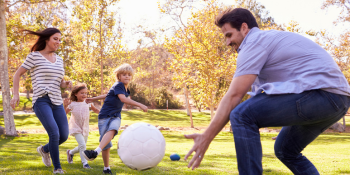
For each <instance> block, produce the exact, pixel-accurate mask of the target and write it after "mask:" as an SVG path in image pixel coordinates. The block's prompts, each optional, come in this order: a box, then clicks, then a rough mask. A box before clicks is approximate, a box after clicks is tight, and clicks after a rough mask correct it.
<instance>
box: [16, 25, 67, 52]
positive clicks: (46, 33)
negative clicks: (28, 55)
mask: <svg viewBox="0 0 350 175" xmlns="http://www.w3.org/2000/svg"><path fill="white" fill-rule="evenodd" d="M23 31H25V32H27V34H31V35H36V36H39V38H38V40H37V41H36V42H35V44H34V45H33V47H32V48H31V49H30V51H31V52H33V51H41V50H44V49H45V47H46V40H49V39H50V37H51V36H52V35H54V34H56V33H61V31H60V30H58V29H56V28H46V29H45V30H43V31H38V32H34V31H31V30H23Z"/></svg>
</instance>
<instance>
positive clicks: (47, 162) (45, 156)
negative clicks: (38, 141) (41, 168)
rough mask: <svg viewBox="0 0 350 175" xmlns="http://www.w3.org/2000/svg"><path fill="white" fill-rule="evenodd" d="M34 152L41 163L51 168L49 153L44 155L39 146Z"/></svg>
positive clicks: (41, 147)
mask: <svg viewBox="0 0 350 175" xmlns="http://www.w3.org/2000/svg"><path fill="white" fill-rule="evenodd" d="M36 151H38V153H39V154H40V156H41V157H42V160H43V163H44V164H45V165H46V166H47V167H49V166H51V158H50V153H44V151H43V146H42V145H40V146H39V147H38V148H37V149H36Z"/></svg>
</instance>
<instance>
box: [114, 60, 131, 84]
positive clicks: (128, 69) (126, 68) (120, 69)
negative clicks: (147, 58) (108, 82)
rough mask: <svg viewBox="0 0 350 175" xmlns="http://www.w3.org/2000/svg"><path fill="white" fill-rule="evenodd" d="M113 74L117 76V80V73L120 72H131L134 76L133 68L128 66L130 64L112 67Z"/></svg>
mask: <svg viewBox="0 0 350 175" xmlns="http://www.w3.org/2000/svg"><path fill="white" fill-rule="evenodd" d="M113 72H114V74H115V75H116V76H117V79H118V81H120V80H119V75H120V74H131V76H134V70H133V69H132V67H131V66H130V64H126V63H124V64H122V65H120V66H119V67H117V68H116V69H114V71H113Z"/></svg>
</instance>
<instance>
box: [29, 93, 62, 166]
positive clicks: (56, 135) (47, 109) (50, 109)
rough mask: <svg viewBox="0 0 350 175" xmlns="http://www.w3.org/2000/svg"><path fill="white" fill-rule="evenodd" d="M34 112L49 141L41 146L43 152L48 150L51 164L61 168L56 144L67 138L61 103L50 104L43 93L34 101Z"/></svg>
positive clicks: (47, 97)
mask: <svg viewBox="0 0 350 175" xmlns="http://www.w3.org/2000/svg"><path fill="white" fill-rule="evenodd" d="M33 108H34V112H35V114H36V116H37V117H38V119H39V120H40V122H41V124H42V125H43V126H44V128H45V130H46V132H47V134H48V135H49V143H47V144H46V145H45V146H43V150H44V151H45V152H50V156H51V160H52V163H53V166H54V168H55V170H56V169H60V168H61V163H60V156H59V149H58V145H60V144H62V143H63V142H65V141H66V140H67V138H68V134H69V129H68V120H67V115H66V112H65V110H64V108H63V105H62V104H61V105H54V104H52V102H51V100H50V98H49V96H48V95H44V96H43V97H40V98H38V99H37V100H36V102H35V103H34V107H33Z"/></svg>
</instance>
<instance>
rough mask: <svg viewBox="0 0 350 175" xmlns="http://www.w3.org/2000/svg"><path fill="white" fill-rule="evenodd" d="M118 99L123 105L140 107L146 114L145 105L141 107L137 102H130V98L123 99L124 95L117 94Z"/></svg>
mask: <svg viewBox="0 0 350 175" xmlns="http://www.w3.org/2000/svg"><path fill="white" fill-rule="evenodd" d="M118 97H119V99H120V101H122V102H123V103H126V104H128V105H133V106H138V107H140V108H141V109H142V110H143V111H144V112H147V110H148V108H147V106H145V105H143V104H141V103H139V102H136V101H134V100H131V99H130V98H127V97H125V95H124V94H118Z"/></svg>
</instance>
